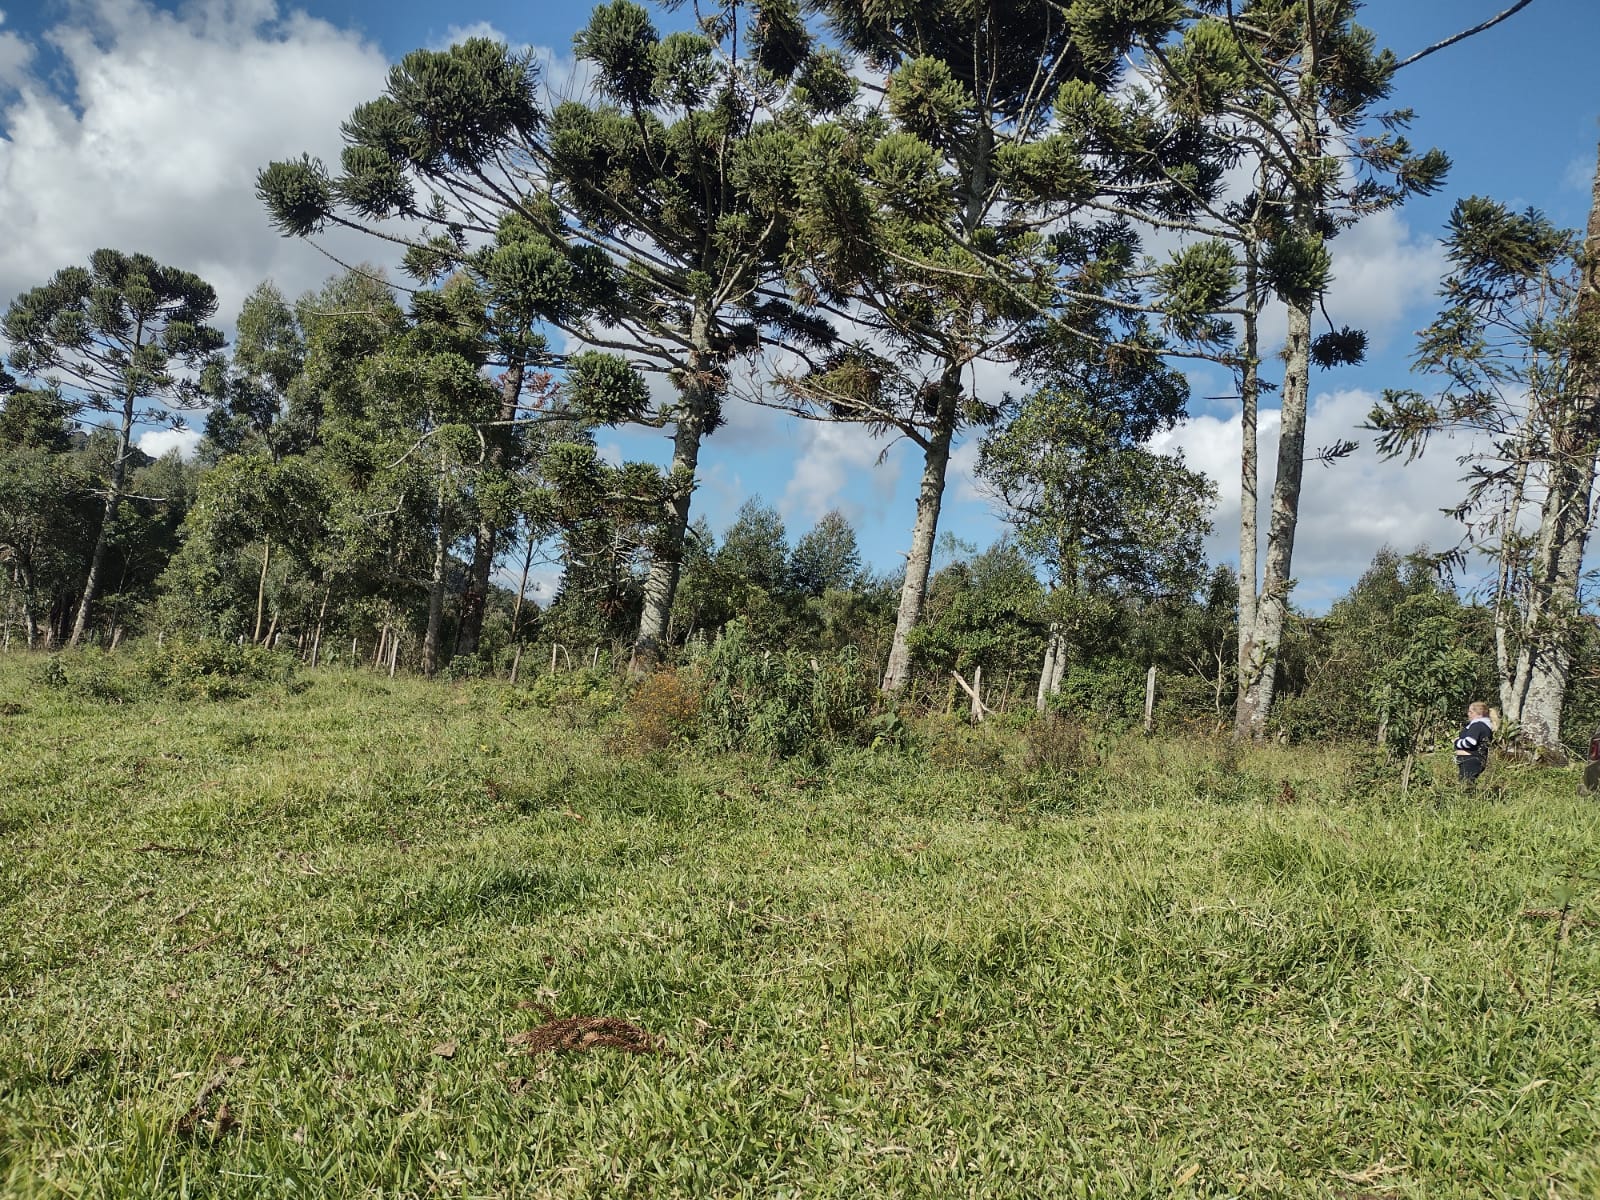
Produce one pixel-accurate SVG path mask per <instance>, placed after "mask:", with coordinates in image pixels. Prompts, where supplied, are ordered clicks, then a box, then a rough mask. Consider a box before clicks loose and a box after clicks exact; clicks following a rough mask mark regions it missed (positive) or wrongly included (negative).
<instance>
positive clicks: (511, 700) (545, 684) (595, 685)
mask: <svg viewBox="0 0 1600 1200" xmlns="http://www.w3.org/2000/svg"><path fill="white" fill-rule="evenodd" d="M621 699H622V698H621V695H620V693H619V692H618V689H617V685H616V680H615V679H614V678H613V677H612V675H611V674H610V673H609V672H606V671H597V670H590V669H588V668H584V669H582V670H577V671H572V670H567V671H561V670H557V671H554V672H551V673H549V674H546V675H541V676H539V677H538V678H537V679H535V680H534V681H533V682H532V683H530V684H528V685H527V686H526V687H523V688H521V689H518V690H517V691H514V692H511V693H509V694H508V695H507V697H506V704H507V706H508V707H510V708H512V709H533V710H536V711H542V712H547V713H550V714H551V715H552V716H554V717H556V718H558V719H559V720H560V721H561V722H562V723H563V724H564V725H565V726H566V727H567V728H569V729H592V728H594V727H595V726H596V725H598V724H599V723H600V722H601V721H602V719H604V718H605V717H606V716H608V715H610V714H611V713H613V712H615V711H616V710H617V708H618V707H619V705H620V704H621Z"/></svg>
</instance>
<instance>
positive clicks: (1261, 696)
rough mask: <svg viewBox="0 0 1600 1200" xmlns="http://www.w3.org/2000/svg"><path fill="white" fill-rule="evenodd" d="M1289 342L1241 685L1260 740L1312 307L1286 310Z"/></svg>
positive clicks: (1293, 521) (1297, 463) (1292, 516)
mask: <svg viewBox="0 0 1600 1200" xmlns="http://www.w3.org/2000/svg"><path fill="white" fill-rule="evenodd" d="M1287 308H1288V317H1289V334H1288V341H1287V344H1286V346H1285V348H1284V361H1285V366H1284V374H1283V396H1282V399H1283V410H1282V426H1281V432H1280V434H1279V439H1280V440H1279V442H1278V472H1277V477H1276V478H1275V479H1274V480H1273V484H1272V516H1271V524H1270V525H1269V527H1268V531H1267V565H1266V573H1265V575H1264V576H1263V578H1262V581H1261V594H1260V598H1259V599H1258V601H1257V609H1256V619H1255V622H1254V629H1253V630H1252V632H1251V634H1250V639H1249V640H1250V658H1249V661H1248V663H1247V664H1245V665H1246V667H1247V670H1248V675H1247V676H1246V677H1245V679H1244V680H1243V681H1241V687H1240V694H1239V709H1238V713H1237V715H1236V729H1237V731H1238V732H1239V733H1240V734H1241V735H1246V736H1249V737H1252V738H1259V737H1261V736H1262V735H1263V734H1264V733H1265V732H1266V725H1267V712H1268V710H1269V709H1271V707H1272V698H1273V692H1274V688H1275V685H1276V683H1277V671H1278V661H1277V660H1278V650H1279V647H1280V646H1281V645H1282V643H1283V630H1284V625H1285V624H1286V622H1287V619H1288V613H1289V589H1290V587H1291V586H1292V585H1293V582H1294V577H1293V575H1292V574H1291V571H1292V566H1293V560H1294V536H1295V528H1296V526H1297V524H1298V522H1299V519H1300V482H1301V477H1302V475H1303V474H1304V470H1305V454H1306V409H1307V405H1308V402H1309V399H1310V374H1309V372H1310V367H1311V302H1310V301H1309V300H1307V301H1305V302H1303V303H1300V302H1296V303H1291V304H1289V305H1287Z"/></svg>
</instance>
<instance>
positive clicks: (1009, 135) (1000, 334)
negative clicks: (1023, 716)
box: [786, 0, 1171, 692]
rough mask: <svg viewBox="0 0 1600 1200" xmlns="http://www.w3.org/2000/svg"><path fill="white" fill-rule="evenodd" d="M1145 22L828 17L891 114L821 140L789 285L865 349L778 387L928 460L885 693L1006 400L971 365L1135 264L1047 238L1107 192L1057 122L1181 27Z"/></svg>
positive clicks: (1110, 249) (989, 359) (957, 8)
mask: <svg viewBox="0 0 1600 1200" xmlns="http://www.w3.org/2000/svg"><path fill="white" fill-rule="evenodd" d="M1140 7H1141V9H1142V10H1143V9H1151V10H1152V11H1150V12H1142V11H1141V13H1139V14H1128V13H1124V12H1121V11H1120V10H1118V11H1111V9H1110V6H1103V5H1102V6H1094V5H1090V6H1085V5H1082V4H1074V5H1072V6H1070V10H1064V9H1063V7H1062V6H1060V5H1057V4H1053V3H1049V2H1048V0H1009V2H1006V3H995V4H987V5H978V6H974V5H971V4H968V3H965V2H962V0H931V2H929V3H922V4H915V5H888V6H879V5H868V6H863V5H860V4H856V3H847V2H845V0H837V2H835V0H827V2H824V3H822V4H820V5H819V8H820V9H821V10H822V11H823V13H824V14H825V15H826V17H827V20H828V21H829V23H830V25H831V27H832V28H833V29H834V31H835V32H836V33H837V35H838V37H839V39H840V40H841V42H842V43H843V44H844V45H845V46H846V47H847V48H848V49H850V50H851V51H852V52H853V53H855V54H857V55H859V56H861V57H862V59H863V60H864V61H865V62H866V63H867V64H868V65H869V66H871V67H872V68H874V69H875V70H877V71H880V72H882V73H883V75H884V76H885V77H886V82H885V84H884V86H883V87H881V88H880V89H878V90H880V91H881V93H882V95H883V97H884V100H885V104H884V105H883V106H882V107H883V108H884V109H886V111H879V110H876V109H874V110H868V111H861V110H852V111H851V112H850V113H847V114H844V115H842V116H841V117H840V118H839V119H838V120H835V121H832V122H828V123H825V124H821V125H819V126H818V127H816V128H815V129H814V130H813V131H812V134H811V137H810V140H809V143H808V148H807V154H806V157H805V160H804V162H803V163H802V169H801V176H800V188H799V204H798V213H799V216H798V218H797V221H796V230H795V246H796V250H797V261H796V264H795V266H796V269H795V272H794V274H795V276H796V278H797V283H796V286H797V287H799V288H801V289H803V290H808V291H809V292H812V293H815V294H816V295H817V296H820V297H821V298H822V299H823V300H824V301H825V302H827V303H828V304H830V305H832V306H835V307H836V308H838V309H839V310H840V311H842V312H843V313H844V314H845V316H846V318H847V319H848V321H849V322H850V324H852V325H853V326H854V327H855V329H856V330H857V331H858V333H859V337H858V340H857V341H856V342H855V343H854V344H853V345H851V346H849V347H848V348H845V349H842V350H838V351H835V352H833V353H831V354H829V355H827V356H825V357H823V358H822V359H820V360H819V361H816V362H814V363H812V364H810V366H809V368H808V369H806V370H804V371H797V372H795V373H793V375H792V376H791V377H789V378H788V379H787V380H786V384H787V388H788V391H789V393H790V395H791V397H792V398H793V400H794V401H795V402H796V404H797V405H798V406H799V407H800V408H801V410H802V411H803V412H805V413H806V414H807V415H810V416H813V417H818V418H821V419H826V420H852V421H859V422H862V423H863V424H866V425H868V426H869V427H872V428H875V429H877V430H880V431H890V432H893V433H895V434H897V435H900V436H903V437H905V438H906V439H907V440H909V441H910V442H912V443H913V444H914V445H915V446H916V447H917V448H918V449H919V450H920V451H921V452H922V477H921V483H920V487H919V490H918V495H917V514H916V520H915V522H914V524H913V526H912V535H911V545H910V549H909V551H908V553H907V558H906V570H905V576H904V581H903V584H902V587H901V593H900V606H899V612H898V615H897V618H896V623H895V633H894V641H893V645H892V648H891V651H890V654H889V659H888V663H887V666H886V668H885V670H884V675H883V681H882V686H883V689H884V690H885V691H888V692H896V691H899V690H900V689H902V688H904V687H905V685H906V683H907V682H908V680H909V679H910V676H911V651H912V645H911V640H910V635H911V632H912V630H913V629H914V628H915V627H916V626H917V624H918V622H919V621H920V620H921V615H922V609H923V604H924V600H925V597H926V594H927V587H928V575H929V569H930V567H931V565H932V561H933V548H934V543H935V539H936V537H937V533H938V523H939V511H940V507H941V505H942V503H943V497H944V487H945V478H946V474H947V472H948V469H949V463H950V455H951V451H952V448H953V445H954V443H955V441H956V439H957V437H958V435H959V433H960V431H961V429H962V428H963V427H965V426H966V425H968V424H970V423H974V422H976V423H980V424H981V423H985V422H987V421H988V420H990V419H992V417H993V416H994V414H995V411H996V404H995V401H997V400H998V397H993V398H991V399H990V400H989V401H988V402H985V400H984V399H983V398H982V397H980V396H979V395H978V394H977V392H976V389H975V387H974V381H975V371H976V369H977V368H978V367H979V366H980V364H1006V363H1010V362H1013V361H1015V359H1016V358H1017V357H1018V354H1019V350H1020V347H1021V346H1022V344H1023V339H1024V335H1025V334H1026V333H1027V332H1028V331H1029V330H1030V328H1032V327H1034V326H1036V325H1037V323H1038V322H1039V321H1040V320H1041V318H1044V317H1057V316H1059V313H1058V310H1059V309H1060V308H1061V307H1062V306H1063V305H1067V306H1070V305H1071V304H1072V303H1073V300H1074V298H1075V295H1076V296H1081V294H1082V292H1083V291H1088V292H1095V291H1098V290H1100V287H1101V286H1102V285H1101V284H1099V283H1096V282H1094V278H1093V276H1094V272H1095V270H1096V269H1097V265H1096V264H1095V262H1094V261H1093V260H1095V259H1097V258H1101V257H1103V258H1105V259H1107V260H1110V261H1120V260H1122V259H1125V257H1126V243H1125V242H1124V241H1123V239H1121V237H1120V236H1119V235H1120V233H1121V232H1122V231H1121V230H1108V231H1105V236H1104V237H1103V238H1102V237H1098V236H1088V237H1079V236H1061V237H1056V236H1052V234H1054V233H1057V232H1060V223H1061V222H1063V221H1064V220H1065V219H1066V218H1067V217H1068V216H1070V215H1071V214H1072V213H1074V212H1076V211H1079V210H1080V209H1081V208H1082V207H1083V205H1084V204H1085V202H1086V201H1087V200H1088V199H1089V198H1090V197H1092V196H1093V195H1094V194H1096V192H1097V190H1098V189H1099V188H1100V186H1101V185H1102V181H1101V180H1100V179H1099V178H1098V177H1097V176H1096V174H1095V173H1094V171H1093V169H1092V167H1091V165H1090V163H1089V162H1088V160H1087V157H1086V153H1085V150H1084V147H1083V146H1082V145H1081V144H1080V142H1079V140H1078V139H1077V138H1076V137H1075V136H1074V135H1072V134H1069V133H1066V132H1063V130H1062V129H1061V128H1060V126H1059V124H1058V123H1057V122H1056V120H1055V116H1054V114H1055V108H1054V106H1057V105H1058V104H1059V103H1060V102H1061V101H1062V100H1063V98H1065V99H1066V100H1067V102H1069V103H1070V102H1073V98H1075V97H1081V96H1083V95H1085V94H1088V95H1098V94H1100V93H1101V92H1102V91H1103V90H1104V89H1106V88H1109V87H1110V86H1111V85H1112V84H1113V82H1114V81H1115V78H1116V75H1117V71H1118V63H1119V51H1120V50H1121V49H1122V47H1123V46H1124V45H1125V44H1126V43H1127V41H1128V39H1129V38H1131V37H1132V36H1134V34H1135V32H1137V31H1140V30H1143V31H1144V32H1145V33H1146V34H1148V35H1149V36H1152V37H1155V36H1159V35H1160V34H1162V33H1164V32H1165V31H1166V30H1167V29H1168V28H1170V19H1169V16H1168V14H1167V11H1166V10H1167V9H1168V8H1170V7H1171V6H1166V5H1158V6H1148V5H1146V6H1140ZM1086 8H1095V9H1097V10H1098V9H1101V8H1104V9H1106V11H1103V12H1100V11H1097V12H1095V13H1088V12H1086V11H1080V10H1084V9H1086ZM1157 9H1158V10H1160V11H1153V10H1157ZM991 369H993V368H992V367H991ZM1004 369H1005V368H1004V367H1003V366H1002V367H1001V368H1000V370H1002V371H1003V370H1004Z"/></svg>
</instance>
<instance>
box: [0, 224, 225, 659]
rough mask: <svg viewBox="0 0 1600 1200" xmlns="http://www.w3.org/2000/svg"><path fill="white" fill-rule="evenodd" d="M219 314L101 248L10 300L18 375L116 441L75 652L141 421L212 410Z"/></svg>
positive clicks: (130, 259) (199, 287)
mask: <svg viewBox="0 0 1600 1200" xmlns="http://www.w3.org/2000/svg"><path fill="white" fill-rule="evenodd" d="M216 308H217V296H216V293H215V292H214V291H213V290H212V288H211V285H210V284H208V283H206V282H205V281H204V280H202V279H201V278H200V277H199V276H198V275H194V274H191V273H190V272H188V271H182V270H179V269H177V268H175V267H168V266H163V265H162V264H160V263H158V262H156V261H155V260H154V259H153V258H151V257H149V256H148V255H144V254H123V253H121V252H120V251H117V250H96V251H95V252H94V253H93V254H92V255H91V256H90V259H89V265H88V266H87V267H64V268H62V269H61V270H60V271H57V272H56V274H55V275H54V277H52V279H51V280H50V282H49V283H46V284H44V285H42V286H40V287H36V288H33V289H32V290H30V291H27V292H24V293H23V294H22V295H20V296H18V297H17V298H16V299H15V300H13V301H12V302H11V306H10V307H9V308H8V309H7V310H6V314H5V317H4V320H3V321H0V332H3V333H4V334H5V337H6V339H7V340H8V341H9V342H10V343H11V347H12V351H11V367H12V369H13V370H15V371H17V372H19V373H20V374H21V375H22V376H23V377H24V378H27V379H33V380H36V381H41V382H44V383H46V384H47V385H48V386H51V387H53V388H56V389H58V390H59V391H60V392H61V394H62V395H63V396H64V397H66V399H67V401H68V403H69V405H70V406H71V410H72V414H73V416H74V417H75V418H77V419H80V420H81V419H83V414H85V413H88V412H98V413H105V414H108V415H109V416H110V417H111V418H112V424H111V429H112V430H113V432H114V436H115V439H116V445H115V450H114V452H113V453H112V455H111V458H110V463H109V468H108V470H107V472H106V476H105V478H104V479H103V480H102V481H101V482H100V490H101V497H102V505H101V513H100V520H99V528H98V531H97V533H96V536H95V543H94V550H93V551H92V552H91V554H90V558H89V565H88V572H87V575H86V578H85V579H84V584H83V593H82V597H81V599H80V600H79V601H78V609H77V615H76V616H75V618H74V619H73V624H72V633H71V636H70V639H69V642H70V644H71V645H74V646H75V645H77V644H78V643H79V642H80V641H81V640H82V639H83V637H84V634H85V633H86V632H87V631H88V628H89V619H90V614H91V612H92V611H93V608H94V603H95V599H96V597H97V596H98V595H99V594H100V590H101V586H102V582H103V581H102V574H103V571H104V568H105V563H106V551H107V548H108V546H109V545H110V544H111V542H112V541H113V540H114V538H115V536H116V524H117V514H118V512H119V510H120V509H121V507H122V502H123V499H124V498H125V496H126V494H127V491H126V484H127V481H128V469H129V464H130V462H131V461H132V458H133V455H134V454H135V450H134V447H133V430H134V426H135V424H136V423H137V422H171V421H174V420H175V419H176V418H175V413H174V410H180V409H184V408H195V407H199V406H201V405H202V404H203V403H204V397H203V393H202V392H201V390H200V386H199V381H198V378H197V375H198V372H199V371H200V369H201V368H202V366H203V364H204V363H205V362H206V361H207V360H208V359H209V358H210V356H212V355H214V354H215V353H216V352H217V351H218V350H220V349H221V348H222V345H223V336H222V333H221V332H220V331H219V330H217V329H214V328H212V327H211V326H210V325H208V324H206V322H207V321H209V320H210V319H211V318H212V316H213V314H215V312H216Z"/></svg>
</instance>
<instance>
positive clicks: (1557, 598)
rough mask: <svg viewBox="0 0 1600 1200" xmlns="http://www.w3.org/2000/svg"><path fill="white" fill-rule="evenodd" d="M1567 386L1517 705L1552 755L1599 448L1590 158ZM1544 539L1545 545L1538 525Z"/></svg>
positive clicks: (1599, 204)
mask: <svg viewBox="0 0 1600 1200" xmlns="http://www.w3.org/2000/svg"><path fill="white" fill-rule="evenodd" d="M1573 324H1574V327H1575V339H1576V340H1575V345H1574V347H1573V350H1572V369H1571V372H1570V375H1569V379H1570V383H1569V387H1570V389H1571V391H1570V393H1569V395H1568V396H1567V397H1565V398H1564V399H1565V400H1566V403H1565V404H1563V406H1562V407H1563V410H1564V414H1563V415H1564V416H1565V417H1566V420H1565V421H1564V422H1563V427H1562V428H1559V429H1556V430H1553V431H1552V434H1553V436H1552V439H1551V441H1552V444H1551V452H1552V455H1553V456H1554V462H1553V463H1552V464H1551V480H1550V490H1549V492H1548V493H1547V494H1546V496H1545V500H1544V512H1543V513H1542V514H1541V517H1542V518H1543V519H1542V520H1541V521H1540V530H1539V534H1540V536H1539V551H1538V558H1539V561H1538V562H1537V564H1536V566H1537V567H1540V568H1543V569H1544V572H1543V573H1541V574H1536V575H1535V577H1534V581H1533V588H1534V593H1535V595H1540V594H1541V593H1542V596H1543V600H1544V605H1543V607H1544V613H1543V617H1544V619H1543V621H1542V622H1541V623H1540V624H1541V626H1542V627H1536V628H1534V629H1532V630H1530V631H1529V633H1530V635H1531V636H1530V638H1529V639H1528V640H1531V641H1533V643H1534V644H1535V645H1536V646H1537V647H1538V651H1537V653H1536V654H1535V657H1534V661H1533V665H1532V668H1531V670H1530V671H1529V679H1528V684H1527V692H1526V700H1525V703H1524V706H1523V709H1522V713H1521V718H1522V730H1523V736H1524V738H1525V739H1526V740H1527V741H1529V742H1531V743H1532V744H1534V745H1536V746H1538V747H1539V748H1540V749H1542V750H1544V751H1545V752H1546V753H1547V754H1553V755H1555V756H1556V757H1559V758H1565V757H1566V752H1565V750H1564V749H1563V747H1562V744H1561V709H1562V706H1563V704H1564V703H1565V701H1566V695H1567V681H1568V679H1569V678H1570V676H1571V672H1572V648H1573V638H1574V636H1575V634H1576V630H1577V623H1578V614H1579V605H1578V587H1579V584H1580V583H1581V581H1582V575H1583V553H1584V550H1585V548H1586V547H1587V545H1588V541H1589V532H1590V530H1591V529H1592V528H1593V527H1594V517H1595V514H1594V508H1593V499H1594V482H1595V459H1596V455H1597V454H1600V160H1597V162H1596V167H1595V175H1594V182H1593V191H1592V198H1591V202H1590V206H1589V224H1588V229H1587V232H1586V235H1585V238H1584V256H1583V280H1582V282H1581V283H1580V285H1579V288H1578V300H1577V305H1576V309H1575V311H1574V322H1573ZM1547 527H1548V530H1549V544H1548V546H1547V545H1546V529H1547Z"/></svg>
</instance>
